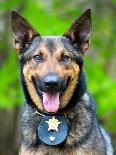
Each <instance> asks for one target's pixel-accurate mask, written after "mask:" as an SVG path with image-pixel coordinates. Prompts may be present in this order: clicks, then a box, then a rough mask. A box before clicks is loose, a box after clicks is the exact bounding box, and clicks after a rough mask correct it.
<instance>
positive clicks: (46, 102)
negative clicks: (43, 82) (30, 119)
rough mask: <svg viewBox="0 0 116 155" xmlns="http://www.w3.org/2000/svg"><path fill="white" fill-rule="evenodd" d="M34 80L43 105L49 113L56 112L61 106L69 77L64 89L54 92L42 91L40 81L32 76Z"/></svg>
mask: <svg viewBox="0 0 116 155" xmlns="http://www.w3.org/2000/svg"><path fill="white" fill-rule="evenodd" d="M32 81H33V83H34V86H35V89H36V91H37V94H38V95H39V97H40V98H41V100H42V103H43V107H44V109H45V111H46V112H47V113H56V112H57V111H58V110H59V108H60V97H61V96H62V95H63V94H64V92H65V90H66V88H67V86H68V83H69V79H67V80H66V82H65V85H64V86H63V87H62V91H59V92H54V91H45V92H44V91H42V90H41V88H40V87H39V85H38V83H40V82H38V81H36V79H35V78H33V77H32Z"/></svg>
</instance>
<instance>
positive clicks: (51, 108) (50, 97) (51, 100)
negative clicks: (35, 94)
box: [43, 92, 60, 112]
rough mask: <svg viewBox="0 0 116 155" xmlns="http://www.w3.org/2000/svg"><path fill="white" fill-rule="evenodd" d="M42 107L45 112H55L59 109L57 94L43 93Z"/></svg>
mask: <svg viewBox="0 0 116 155" xmlns="http://www.w3.org/2000/svg"><path fill="white" fill-rule="evenodd" d="M43 105H44V108H45V110H46V111H47V112H57V111H58V109H59V105H60V101H59V93H48V92H46V93H45V92H43Z"/></svg>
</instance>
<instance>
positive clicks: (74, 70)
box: [60, 62, 79, 108]
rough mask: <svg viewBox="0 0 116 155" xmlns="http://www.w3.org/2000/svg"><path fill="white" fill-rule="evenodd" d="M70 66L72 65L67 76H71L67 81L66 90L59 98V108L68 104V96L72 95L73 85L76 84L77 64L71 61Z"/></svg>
mask: <svg viewBox="0 0 116 155" xmlns="http://www.w3.org/2000/svg"><path fill="white" fill-rule="evenodd" d="M72 66H73V67H72V70H71V71H70V73H69V76H70V77H71V80H70V82H69V86H68V88H67V90H66V91H65V92H64V94H63V96H62V97H61V99H60V102H61V105H60V106H61V108H64V107H65V106H66V105H67V104H68V102H69V100H70V98H71V97H72V95H73V92H74V89H75V86H76V85H77V79H78V73H79V66H78V65H77V64H76V63H74V62H73V65H72Z"/></svg>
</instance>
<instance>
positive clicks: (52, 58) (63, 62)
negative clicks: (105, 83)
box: [11, 9, 114, 155]
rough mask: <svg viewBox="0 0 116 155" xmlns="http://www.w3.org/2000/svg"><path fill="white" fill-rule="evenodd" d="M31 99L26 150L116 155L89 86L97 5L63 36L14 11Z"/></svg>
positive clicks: (35, 154) (31, 153) (24, 122)
mask: <svg viewBox="0 0 116 155" xmlns="http://www.w3.org/2000/svg"><path fill="white" fill-rule="evenodd" d="M11 27H12V33H13V36H14V47H15V49H16V51H17V53H18V56H19V60H20V69H21V82H22V87H23V91H24V95H25V105H24V108H23V110H22V114H21V148H20V153H19V154H20V155H113V154H114V152H113V148H112V144H111V140H110V138H109V136H108V134H107V133H106V131H105V130H104V129H103V128H102V127H101V126H99V124H98V122H97V119H96V113H95V110H96V106H95V102H94V100H93V98H92V97H91V96H90V95H89V93H88V92H87V86H86V80H85V75H84V72H83V56H84V54H85V53H86V51H87V49H88V48H89V43H90V34H91V28H92V23H91V10H90V9H88V10H86V11H85V12H84V13H83V14H82V15H81V16H80V17H79V18H77V19H76V20H75V21H74V23H73V24H72V26H71V27H70V28H69V29H68V30H67V31H66V32H65V33H64V34H63V35H62V36H41V35H40V34H39V33H37V32H36V30H34V29H33V28H32V26H31V25H30V24H29V23H28V22H27V21H26V19H25V18H23V17H22V16H20V15H19V14H18V13H16V12H15V11H12V21H11Z"/></svg>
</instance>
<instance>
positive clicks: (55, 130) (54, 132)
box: [37, 112, 68, 146]
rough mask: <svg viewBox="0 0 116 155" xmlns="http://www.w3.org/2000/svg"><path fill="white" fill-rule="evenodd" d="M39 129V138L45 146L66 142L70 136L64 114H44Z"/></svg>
mask: <svg viewBox="0 0 116 155" xmlns="http://www.w3.org/2000/svg"><path fill="white" fill-rule="evenodd" d="M37 113H38V114H39V115H41V120H40V123H39V126H38V129H37V134H38V138H39V139H40V140H41V142H43V143H44V144H47V145H51V146H55V145H59V144H61V143H62V142H64V141H65V140H66V138H67V135H68V123H67V119H66V117H65V116H64V115H63V114H42V113H40V112H37Z"/></svg>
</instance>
